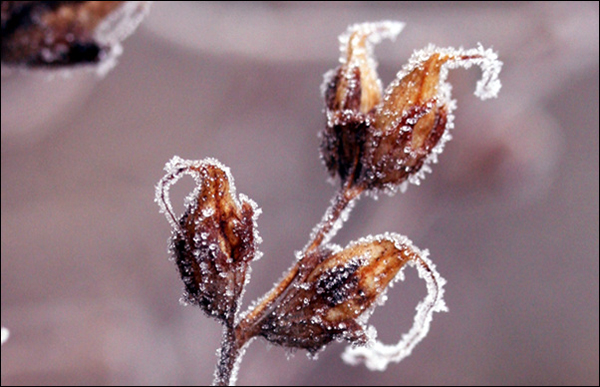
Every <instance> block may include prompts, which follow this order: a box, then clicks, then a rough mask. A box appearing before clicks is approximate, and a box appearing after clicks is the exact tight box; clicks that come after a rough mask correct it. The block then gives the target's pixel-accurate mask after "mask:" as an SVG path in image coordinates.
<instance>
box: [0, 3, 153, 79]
mask: <svg viewBox="0 0 600 387" xmlns="http://www.w3.org/2000/svg"><path fill="white" fill-rule="evenodd" d="M150 3H151V2H149V1H3V2H2V13H1V21H2V45H1V51H0V52H1V61H2V64H3V65H6V66H8V67H10V68H12V67H17V68H46V69H63V70H65V69H66V70H68V69H70V68H73V67H76V66H85V67H86V68H90V69H92V70H94V71H96V73H97V74H98V75H100V76H103V75H105V74H106V73H107V72H108V71H109V70H110V69H111V68H112V67H113V66H114V64H115V63H116V58H117V57H118V56H119V55H120V54H121V52H122V51H123V49H122V47H121V44H120V43H121V41H123V40H124V39H125V38H126V37H127V36H129V35H130V34H131V33H133V31H134V30H135V29H136V28H137V26H138V25H139V24H140V22H141V21H142V19H143V18H144V16H145V15H146V13H147V12H148V10H149V7H150ZM64 74H65V75H68V74H69V72H68V71H64Z"/></svg>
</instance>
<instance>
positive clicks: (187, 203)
mask: <svg viewBox="0 0 600 387" xmlns="http://www.w3.org/2000/svg"><path fill="white" fill-rule="evenodd" d="M205 165H210V166H212V167H215V168H219V169H220V170H222V171H223V172H225V176H226V177H227V180H228V181H229V192H230V194H231V197H232V199H233V202H234V203H235V206H236V207H237V208H241V204H242V203H244V202H246V203H248V204H250V206H251V207H252V210H253V214H252V228H253V230H252V233H253V237H254V257H253V258H252V260H253V261H256V260H258V259H260V258H261V257H262V252H261V251H260V250H258V245H259V244H260V243H262V238H261V236H260V235H259V233H258V224H257V220H258V216H259V215H260V214H261V213H262V210H261V209H260V208H259V207H258V205H257V204H256V202H255V201H254V200H252V199H250V198H249V197H248V196H246V195H244V194H242V193H240V194H239V199H238V195H236V188H235V182H234V179H233V175H232V174H231V170H230V169H229V167H227V166H226V165H224V164H222V163H221V162H220V161H219V160H217V159H214V158H211V157H207V158H205V159H203V160H184V159H182V158H181V157H179V156H173V157H172V158H171V160H169V161H168V162H167V164H165V167H164V170H165V171H166V172H167V173H166V175H165V176H163V178H162V179H160V181H159V182H158V184H157V185H156V190H155V198H154V201H155V202H156V203H157V204H158V206H159V207H160V212H161V213H163V214H164V215H165V217H166V218H167V220H168V221H169V223H170V224H171V227H172V228H173V232H179V231H180V230H181V229H180V226H179V223H178V222H177V219H179V218H180V217H177V216H176V215H175V213H174V211H173V206H172V205H171V200H170V198H169V190H170V188H171V186H172V185H174V184H175V183H177V181H179V179H181V178H182V177H183V176H184V175H190V176H192V178H193V179H194V182H195V183H196V187H195V188H194V190H193V191H192V192H191V193H190V194H189V195H188V196H187V197H186V198H185V200H184V207H185V208H186V209H188V210H190V211H191V210H195V206H196V205H197V203H198V202H197V200H195V199H196V197H197V196H198V193H199V191H200V187H201V186H202V178H201V176H200V173H199V172H198V171H195V170H193V169H191V168H198V169H201V168H202V167H203V166H205ZM251 271H252V270H251V267H250V265H248V268H247V271H246V276H245V278H244V286H243V288H242V292H241V293H240V297H239V300H238V302H237V309H236V311H235V316H238V318H236V319H235V323H236V324H237V323H238V322H239V321H240V318H239V311H240V307H241V304H242V302H241V301H242V298H243V296H244V293H245V289H246V285H247V284H248V282H249V281H250V274H251Z"/></svg>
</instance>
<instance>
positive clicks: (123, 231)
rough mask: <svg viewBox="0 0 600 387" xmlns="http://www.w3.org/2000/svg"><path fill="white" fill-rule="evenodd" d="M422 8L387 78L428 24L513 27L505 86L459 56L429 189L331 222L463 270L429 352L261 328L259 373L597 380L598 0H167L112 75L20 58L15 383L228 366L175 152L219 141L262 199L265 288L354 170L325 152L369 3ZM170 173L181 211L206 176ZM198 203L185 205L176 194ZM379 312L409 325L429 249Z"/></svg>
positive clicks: (370, 14) (12, 139) (206, 151)
mask: <svg viewBox="0 0 600 387" xmlns="http://www.w3.org/2000/svg"><path fill="white" fill-rule="evenodd" d="M381 19H394V20H402V21H405V22H407V26H406V28H405V30H404V31H403V32H402V34H401V35H400V37H399V38H398V39H397V41H396V42H395V43H391V42H384V43H382V44H381V45H380V46H378V47H377V49H376V51H375V52H376V55H377V56H378V58H379V60H380V67H379V73H380V76H381V77H382V80H383V83H384V84H387V83H389V82H390V81H391V80H392V79H393V77H394V75H395V73H396V72H397V71H398V70H399V69H400V67H401V66H402V65H403V64H404V63H405V62H406V60H407V58H408V56H409V55H410V54H411V52H412V51H413V50H414V49H419V48H422V47H424V46H425V45H426V44H428V43H430V42H431V43H435V44H437V45H440V46H446V45H452V46H460V45H463V46H464V47H472V46H474V45H476V44H477V43H478V42H481V43H482V44H483V45H484V46H486V47H489V46H491V47H493V48H494V49H495V50H497V51H498V52H499V55H500V58H501V60H502V61H504V69H503V71H502V73H501V79H502V82H503V89H502V90H501V92H500V96H499V98H498V99H497V100H491V101H485V102H482V101H480V100H478V99H477V98H476V97H474V96H473V95H472V92H473V91H474V88H475V82H476V80H477V78H478V77H479V71H478V70H477V69H471V70H469V71H464V70H456V71H454V72H453V73H451V82H452V83H453V85H454V94H453V96H454V98H456V99H457V100H458V109H457V111H456V129H455V130H454V131H453V135H454V139H453V140H452V141H451V142H450V143H448V144H447V146H446V149H445V151H444V153H443V154H442V155H441V157H440V163H439V164H437V165H434V168H433V173H432V174H431V175H428V176H427V178H426V179H425V180H424V181H423V183H422V184H421V186H420V187H416V186H411V187H409V189H408V191H407V192H406V193H405V194H398V195H396V196H395V197H392V198H390V197H387V196H386V197H380V199H379V200H378V201H373V200H371V199H363V200H361V202H359V203H358V205H357V207H356V209H355V210H354V212H353V213H352V216H351V218H350V220H349V222H348V223H347V225H346V227H345V228H344V229H343V230H342V232H340V233H339V234H338V236H337V237H336V238H335V240H334V242H336V243H338V244H341V245H345V244H346V243H348V242H349V241H350V240H353V239H356V238H359V237H361V236H365V235H368V234H376V233H382V232H385V231H393V232H398V233H401V234H404V235H407V236H408V237H409V238H410V239H412V240H413V242H414V243H415V244H416V245H417V246H419V247H421V248H428V249H429V250H430V252H431V258H432V260H433V261H434V262H435V263H436V264H437V267H438V269H439V271H440V272H441V274H442V275H443V276H444V277H445V278H446V279H447V280H448V285H447V286H446V289H447V292H446V302H447V304H448V306H449V308H450V312H449V313H443V314H437V315H435V316H434V320H433V323H432V328H431V331H430V334H429V336H428V337H427V338H426V339H425V340H424V341H423V342H422V343H421V344H420V345H419V346H417V348H416V349H415V351H414V352H413V355H412V356H411V357H409V358H407V359H406V360H404V361H403V362H401V363H399V364H392V365H391V366H390V367H389V368H388V370H387V371H386V372H383V373H380V372H371V371H368V370H367V369H366V368H365V367H363V366H359V367H351V366H348V365H345V364H344V363H343V362H342V361H341V359H340V357H339V354H340V353H341V352H342V351H343V348H344V345H342V344H333V345H331V346H330V347H329V348H327V349H326V350H325V351H324V352H322V353H320V354H319V359H318V360H317V361H312V360H309V359H307V357H306V356H305V355H304V353H302V352H298V353H296V354H295V356H292V357H291V358H290V359H289V360H288V359H287V357H288V356H286V351H284V350H283V349H281V348H276V347H271V348H269V347H268V346H267V345H266V344H265V342H264V341H262V340H257V341H255V342H253V343H252V345H251V346H250V347H249V350H248V352H247V353H246V356H245V357H244V360H243V362H242V365H241V371H240V374H239V384H250V385H266V384H287V385H305V384H306V385H318V384H338V385H340V384H341V385H365V384H372V385H399V384H430V385H431V384H433V385H436V384H444V385H445V384H530V385H537V384H575V385H578V384H589V385H594V384H595V385H598V351H599V349H598V340H599V338H598V213H599V212H598V196H599V195H598V181H599V179H598V154H599V150H598V125H599V123H598V82H599V79H598V44H599V40H598V29H599V28H598V3H597V2H590V3H576V2H573V3H504V2H499V3H477V4H463V3H452V2H445V3H443V4H438V3H418V4H410V3H408V4H407V3H402V2H400V3H394V4H387V3H377V2H368V3H366V2H363V3H360V2H359V3H352V4H350V3H344V2H338V3H317V4H302V3H285V4H284V3H279V2H264V3H251V4H245V3H244V4H235V3H234V4H224V3H211V4H194V3H186V4H183V3H171V4H161V3H160V2H157V3H156V4H154V6H153V9H152V10H151V12H150V14H149V16H148V17H147V19H146V20H145V21H144V22H143V23H142V25H141V26H140V28H139V29H138V31H137V32H136V33H135V34H134V35H133V36H132V37H130V38H129V39H127V40H126V41H125V42H124V49H125V51H124V54H123V55H122V56H121V57H120V60H119V64H118V65H117V67H116V68H115V69H114V70H113V71H111V72H110V73H109V74H108V75H107V76H106V77H105V78H104V79H102V80H100V79H98V78H97V77H96V76H95V75H94V74H92V73H89V72H79V71H78V72H74V73H73V74H71V77H70V79H64V78H63V77H57V78H56V79H54V80H50V81H48V80H47V77H48V75H47V74H40V73H38V72H36V73H32V72H28V73H21V72H16V73H15V72H12V73H11V74H3V77H2V109H1V112H2V165H1V167H2V168H1V180H2V238H1V241H2V270H1V273H2V293H1V295H2V325H3V326H6V327H8V328H9V329H10V331H11V338H10V339H9V341H8V342H7V343H6V344H4V346H2V384H3V385H5V384H7V385H8V384H208V383H210V382H211V381H212V372H213V367H214V364H215V362H216V356H215V350H216V348H217V347H218V346H219V341H220V335H221V331H220V326H219V325H218V324H217V323H216V322H215V321H213V320H210V319H208V318H206V317H205V316H204V315H203V314H202V313H201V312H200V311H199V310H197V309H195V308H193V307H183V306H181V305H180V304H179V302H178V299H179V297H180V295H181V290H182V284H181V283H180V280H179V278H178V275H177V273H176V269H175V265H174V264H173V263H172V262H169V261H168V259H167V238H168V236H169V233H170V228H169V225H168V224H167V221H166V220H165V219H164V217H163V215H161V214H159V213H158V207H157V206H156V204H155V203H154V202H153V199H154V186H155V184H156V183H157V182H158V180H159V179H160V178H161V177H162V168H163V166H164V164H165V163H166V161H167V160H169V159H170V158H171V157H172V156H173V155H179V156H181V157H184V158H192V159H199V158H204V157H208V156H211V157H216V158H218V159H219V160H220V161H221V162H223V163H224V164H226V165H228V166H229V167H231V170H232V173H233V175H234V177H235V178H236V181H235V182H236V185H237V188H238V192H241V193H244V194H247V195H248V196H249V197H251V198H252V199H254V200H255V201H256V202H257V203H258V204H259V206H260V207H261V208H262V209H263V214H262V215H261V216H260V218H259V220H258V225H259V229H260V233H261V236H262V237H263V239H264V242H263V243H262V245H261V246H260V249H261V251H262V252H264V256H263V258H262V259H261V260H259V261H257V262H255V263H253V265H252V267H253V274H252V280H251V282H250V284H249V286H248V289H247V291H246V294H245V298H244V305H245V306H246V305H248V303H249V302H250V301H251V300H253V299H255V298H257V297H258V296H260V295H262V294H263V293H264V292H266V291H267V290H268V289H269V288H270V286H271V284H272V283H273V282H274V281H276V280H277V279H278V278H279V276H280V275H281V273H282V272H283V271H284V270H286V269H287V268H288V267H289V266H290V265H291V263H292V261H293V259H294V258H293V257H294V256H293V252H294V251H295V250H298V249H300V248H302V246H304V244H305V243H306V241H307V239H308V234H309V232H310V230H311V229H312V227H313V225H314V224H315V223H316V222H317V221H318V220H319V219H320V218H321V216H322V213H323V211H324V210H325V208H326V206H327V205H328V203H329V200H330V198H331V197H332V196H333V194H334V192H335V187H334V186H332V185H331V184H329V183H328V182H327V179H326V172H325V169H324V167H323V166H322V164H321V161H320V160H319V156H318V150H317V149H318V144H319V140H318V138H317V133H318V132H319V131H320V130H321V128H322V127H323V125H324V116H323V112H322V109H323V101H322V98H321V95H320V93H319V86H320V84H321V81H322V74H323V73H324V72H325V71H327V70H328V69H330V68H333V67H335V66H336V65H337V60H338V43H337V36H338V35H339V34H340V33H342V32H343V31H344V30H345V29H346V27H347V26H348V25H349V24H353V23H356V22H361V21H376V20H381ZM191 187H192V184H191V181H190V179H184V180H182V181H181V182H180V184H179V185H178V186H177V187H176V188H175V190H174V192H173V201H174V202H175V203H176V205H175V207H176V209H178V210H179V211H180V210H181V209H182V205H181V203H182V200H183V197H184V196H185V195H186V193H187V192H188V191H189V189H191ZM177 203H179V205H177ZM406 274H407V279H406V281H405V282H404V283H399V284H397V285H396V286H395V287H394V288H393V289H392V291H391V292H390V293H389V295H390V300H389V301H388V303H387V304H386V305H385V306H384V307H381V308H378V309H377V310H376V312H375V315H374V316H373V318H372V319H371V322H372V323H373V324H375V325H376V326H377V327H378V330H379V335H380V337H381V338H382V339H383V340H384V341H386V342H390V343H391V342H395V341H397V340H398V339H399V337H400V335H401V333H402V332H404V331H406V330H407V329H408V327H409V326H410V322H411V320H412V315H413V311H414V306H415V305H416V303H417V302H418V301H419V300H420V299H421V298H422V297H423V296H424V294H425V287H424V286H423V283H422V282H419V280H418V279H417V276H416V273H415V272H414V271H412V270H410V269H409V270H408V271H406Z"/></svg>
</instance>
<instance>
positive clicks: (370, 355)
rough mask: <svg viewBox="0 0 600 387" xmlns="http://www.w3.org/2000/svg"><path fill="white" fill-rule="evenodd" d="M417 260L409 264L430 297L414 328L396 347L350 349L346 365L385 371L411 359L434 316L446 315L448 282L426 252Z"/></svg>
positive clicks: (422, 304)
mask: <svg viewBox="0 0 600 387" xmlns="http://www.w3.org/2000/svg"><path fill="white" fill-rule="evenodd" d="M415 252H416V253H417V254H418V258H417V259H413V260H411V261H410V262H409V265H410V266H415V267H416V268H417V271H418V273H419V277H420V278H422V279H423V280H425V283H426V285H427V296H426V297H425V299H424V300H423V301H421V302H420V303H419V304H418V305H417V308H416V310H417V313H416V314H415V318H414V322H413V326H412V327H411V329H410V330H409V331H408V332H407V333H405V334H404V335H403V336H402V338H401V339H400V341H399V342H398V343H397V344H396V345H386V344H383V343H381V342H380V341H376V340H374V341H373V342H371V343H369V344H368V345H367V346H364V347H356V346H353V347H347V348H346V351H345V352H344V353H343V354H342V358H343V359H344V361H345V362H347V363H349V364H352V365H357V364H359V363H361V362H364V363H365V365H366V366H367V368H369V369H370V370H377V371H384V370H385V369H386V368H387V366H388V364H389V363H391V362H395V363H398V362H400V361H401V360H402V359H404V358H405V357H407V356H409V355H410V354H411V352H412V350H413V349H414V348H415V346H416V345H417V344H418V343H419V342H420V341H421V340H422V339H423V338H424V337H425V336H426V335H427V333H428V332H429V327H430V324H431V320H432V315H433V313H434V312H446V311H448V308H447V307H446V303H445V302H444V298H443V296H444V285H445V283H446V280H445V279H444V278H442V276H440V274H439V273H438V272H437V271H436V269H435V265H434V264H433V263H432V262H431V261H430V260H429V258H428V257H427V255H428V252H427V250H425V251H423V252H419V251H418V250H417V249H415Z"/></svg>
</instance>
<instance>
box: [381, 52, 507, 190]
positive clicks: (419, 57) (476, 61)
mask: <svg viewBox="0 0 600 387" xmlns="http://www.w3.org/2000/svg"><path fill="white" fill-rule="evenodd" d="M434 54H440V55H441V56H450V57H456V59H451V60H448V61H447V62H446V63H444V64H443V65H442V66H441V69H440V78H439V83H438V93H437V95H436V96H435V98H436V100H437V103H438V105H439V106H446V113H447V122H446V128H445V129H444V134H443V135H442V137H441V138H440V140H439V141H438V143H437V144H436V146H435V147H433V149H432V150H431V152H430V153H429V155H427V157H426V158H425V161H424V163H423V166H422V167H421V169H419V171H418V172H416V173H415V174H412V175H410V176H409V177H408V179H407V180H406V181H404V182H402V183H401V184H400V185H397V184H389V185H387V186H386V187H384V188H383V189H382V190H373V191H372V192H369V194H370V195H371V196H374V197H377V195H378V193H379V192H381V191H382V192H383V193H385V194H387V195H390V196H392V195H394V194H396V192H397V191H398V190H400V192H405V191H406V189H407V188H408V185H409V184H415V185H419V184H420V183H421V180H423V179H424V178H425V176H426V173H431V171H432V170H431V164H436V163H437V162H438V155H440V154H441V153H442V151H443V150H444V145H445V144H446V143H447V142H448V141H449V140H451V139H452V135H451V133H450V131H451V130H452V129H454V114H452V112H453V111H454V110H455V109H456V100H454V99H452V98H451V94H452V93H451V92H452V85H451V84H450V83H449V82H447V79H448V70H450V69H456V68H459V67H462V68H464V69H469V68H470V67H471V66H472V65H477V66H479V67H480V68H481V71H482V75H481V79H480V80H479V81H477V85H476V87H475V92H474V94H475V95H476V96H477V97H479V98H480V99H481V100H486V99H489V98H495V97H497V96H498V93H499V91H500V89H501V87H502V84H501V82H500V79H499V77H498V75H499V74H500V71H501V69H502V62H501V61H499V60H498V54H497V53H495V52H494V51H492V49H489V48H488V49H484V48H483V46H482V45H481V44H478V45H477V48H472V49H469V50H464V49H463V48H462V47H461V48H458V49H455V48H453V47H447V48H440V47H437V46H435V45H433V44H430V45H428V46H427V47H425V48H424V49H422V50H416V51H415V52H413V54H412V56H411V57H410V59H409V60H408V63H407V64H406V65H404V66H403V67H402V69H401V70H400V71H399V72H398V73H397V74H396V78H395V79H394V81H392V83H390V85H389V86H388V87H387V88H386V89H385V91H384V93H383V95H384V96H383V101H382V102H381V103H380V104H379V106H378V107H377V113H376V115H381V114H384V112H382V109H383V105H384V103H383V102H384V101H385V100H386V99H387V98H389V95H390V94H391V93H392V92H393V91H394V89H395V88H396V87H397V86H398V85H399V83H400V81H401V80H402V79H403V78H404V77H405V76H406V75H408V74H410V72H412V71H413V70H414V69H416V68H418V67H420V66H422V65H423V63H424V62H426V61H427V60H428V59H429V58H430V57H431V56H432V55H434ZM465 56H466V57H470V58H467V59H460V58H459V57H465ZM392 114H394V113H392ZM400 117H401V116H400V115H399V116H398V118H400Z"/></svg>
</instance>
